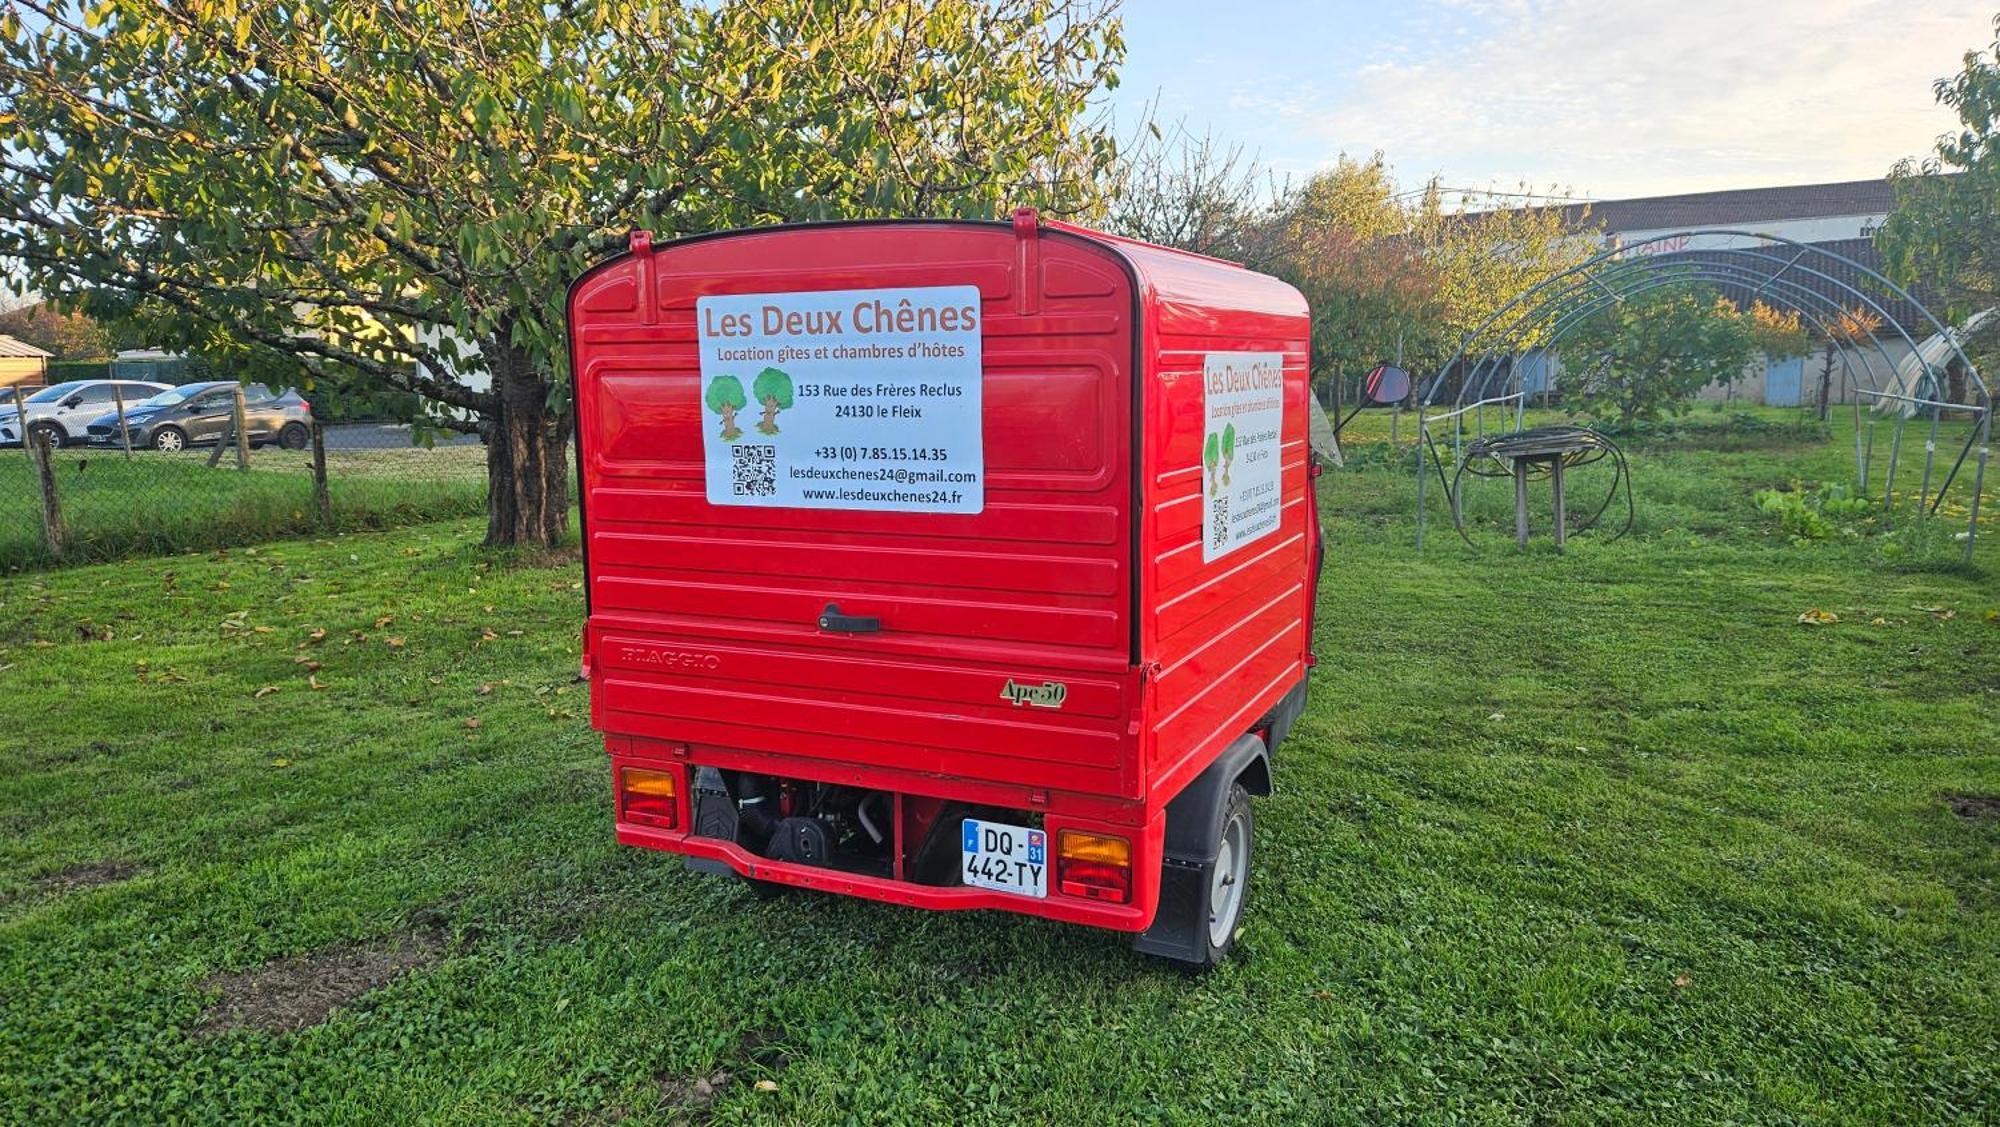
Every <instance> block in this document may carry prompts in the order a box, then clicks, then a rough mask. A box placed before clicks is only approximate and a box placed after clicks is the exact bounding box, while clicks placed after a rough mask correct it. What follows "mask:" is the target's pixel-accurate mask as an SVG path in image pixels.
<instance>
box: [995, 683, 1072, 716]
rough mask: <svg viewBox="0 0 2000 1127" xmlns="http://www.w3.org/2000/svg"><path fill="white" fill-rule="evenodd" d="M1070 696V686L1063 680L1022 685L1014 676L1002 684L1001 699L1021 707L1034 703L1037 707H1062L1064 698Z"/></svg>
mask: <svg viewBox="0 0 2000 1127" xmlns="http://www.w3.org/2000/svg"><path fill="white" fill-rule="evenodd" d="M1068 696H1069V686H1068V685H1065V684H1063V683H1062V682H1061V681H1044V682H1042V683H1041V684H1039V685H1022V684H1019V683H1017V682H1016V681H1015V680H1014V679H1013V678H1012V677H1009V678H1007V683H1006V684H1005V685H1002V686H1000V699H1001V700H1004V701H1007V702H1009V703H1011V704H1013V706H1014V707H1016V708H1019V707H1021V706H1022V705H1024V704H1026V705H1032V706H1034V707H1036V708H1061V707H1062V705H1063V700H1064V698H1066V697H1068Z"/></svg>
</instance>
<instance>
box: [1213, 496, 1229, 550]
mask: <svg viewBox="0 0 2000 1127" xmlns="http://www.w3.org/2000/svg"><path fill="white" fill-rule="evenodd" d="M1208 513H1209V519H1208V546H1209V547H1210V548H1220V547H1222V546H1223V545H1224V544H1226V543H1228V542H1229V498H1227V497H1217V498H1215V499H1214V500H1212V501H1210V502H1209V503H1208Z"/></svg>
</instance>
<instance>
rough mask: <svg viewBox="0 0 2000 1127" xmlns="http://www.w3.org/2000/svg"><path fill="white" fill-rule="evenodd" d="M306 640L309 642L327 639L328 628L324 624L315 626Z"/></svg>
mask: <svg viewBox="0 0 2000 1127" xmlns="http://www.w3.org/2000/svg"><path fill="white" fill-rule="evenodd" d="M306 641H308V642H324V641H326V628H325V627H324V626H315V627H313V631H312V633H310V634H307V635H306Z"/></svg>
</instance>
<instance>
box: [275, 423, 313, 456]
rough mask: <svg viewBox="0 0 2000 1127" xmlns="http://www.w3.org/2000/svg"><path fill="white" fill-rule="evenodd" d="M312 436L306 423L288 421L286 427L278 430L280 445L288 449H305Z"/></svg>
mask: <svg viewBox="0 0 2000 1127" xmlns="http://www.w3.org/2000/svg"><path fill="white" fill-rule="evenodd" d="M311 438H312V435H310V434H309V433H307V432H306V425H305V424H304V423H286V424H285V429H283V430H281V431H279V432H278V445H280V446H282V447H284V448H285V449H287V450H304V449H305V448H306V443H307V442H308V441H310V440H311Z"/></svg>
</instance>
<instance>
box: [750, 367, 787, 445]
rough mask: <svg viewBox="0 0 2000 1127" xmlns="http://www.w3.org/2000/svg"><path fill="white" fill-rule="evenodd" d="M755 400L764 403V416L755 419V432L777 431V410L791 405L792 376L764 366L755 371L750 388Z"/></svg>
mask: <svg viewBox="0 0 2000 1127" xmlns="http://www.w3.org/2000/svg"><path fill="white" fill-rule="evenodd" d="M750 391H751V394H753V395H755V396H756V397H757V402H759V403H762V404H763V405H764V417H763V418H762V419H759V420H758V421H757V433H759V434H776V433H778V412H779V411H781V410H783V409H785V408H787V407H790V406H791V405H792V377H790V376H788V375H786V374H785V373H784V372H782V371H780V370H778V369H777V368H766V369H764V370H763V371H761V372H759V373H757V382H756V383H755V384H753V385H752V386H751V388H750Z"/></svg>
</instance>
